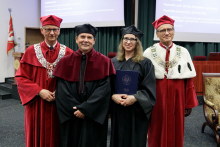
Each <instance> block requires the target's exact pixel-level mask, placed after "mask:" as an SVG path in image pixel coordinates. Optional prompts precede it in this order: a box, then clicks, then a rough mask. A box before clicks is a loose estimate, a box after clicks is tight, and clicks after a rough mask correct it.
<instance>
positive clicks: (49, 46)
mask: <svg viewBox="0 0 220 147" xmlns="http://www.w3.org/2000/svg"><path fill="white" fill-rule="evenodd" d="M45 42H46V40H45ZM46 44H47V46H48V47H49V48H50V47H51V46H50V45H49V44H48V43H47V42H46ZM56 45H57V41H56V43H55V44H54V45H53V48H54V47H55V46H56Z"/></svg>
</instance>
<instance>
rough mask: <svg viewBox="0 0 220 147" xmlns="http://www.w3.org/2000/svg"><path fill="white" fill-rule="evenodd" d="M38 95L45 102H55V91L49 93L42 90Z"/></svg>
mask: <svg viewBox="0 0 220 147" xmlns="http://www.w3.org/2000/svg"><path fill="white" fill-rule="evenodd" d="M38 94H39V96H40V97H41V98H42V99H43V100H45V101H48V102H52V101H54V100H55V91H54V92H51V91H49V90H47V89H42V90H41V91H40V92H39V93H38Z"/></svg>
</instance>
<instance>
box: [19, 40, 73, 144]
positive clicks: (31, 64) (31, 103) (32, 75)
mask: <svg viewBox="0 0 220 147" xmlns="http://www.w3.org/2000/svg"><path fill="white" fill-rule="evenodd" d="M59 49H60V44H59V43H58V42H57V44H56V46H55V48H54V49H53V50H50V49H49V47H48V46H47V45H46V43H45V42H41V50H42V53H43V56H44V57H45V58H46V59H47V61H48V62H50V63H53V62H54V61H55V60H56V58H57V57H58V53H59ZM72 52H73V51H72V50H71V49H69V48H67V47H66V53H65V55H67V54H70V53H72ZM15 79H16V81H17V88H18V92H19V95H20V98H21V102H22V104H23V105H24V106H25V143H26V147H39V146H40V147H59V143H60V138H59V137H60V130H59V118H58V113H57V109H56V104H55V102H47V101H44V100H43V99H42V98H40V97H39V96H36V95H37V94H38V93H39V92H40V90H42V89H47V90H50V91H51V92H53V91H54V90H55V83H56V80H55V78H48V77H47V69H46V68H44V67H43V66H42V65H41V64H40V62H39V61H38V59H37V57H36V54H35V51H34V46H33V45H32V46H30V47H29V48H27V49H26V51H25V53H24V56H23V57H22V59H21V61H20V67H19V68H18V71H17V73H16V75H15Z"/></svg>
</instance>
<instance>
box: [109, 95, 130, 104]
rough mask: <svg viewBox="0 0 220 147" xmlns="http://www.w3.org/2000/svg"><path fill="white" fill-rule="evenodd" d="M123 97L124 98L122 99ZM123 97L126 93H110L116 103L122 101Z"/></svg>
mask: <svg viewBox="0 0 220 147" xmlns="http://www.w3.org/2000/svg"><path fill="white" fill-rule="evenodd" d="M122 98H124V99H122ZM125 98H127V95H126V94H113V95H112V100H113V101H114V102H115V103H116V104H120V103H121V102H123V101H124V100H125Z"/></svg>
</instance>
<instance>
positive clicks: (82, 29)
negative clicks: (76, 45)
mask: <svg viewBox="0 0 220 147" xmlns="http://www.w3.org/2000/svg"><path fill="white" fill-rule="evenodd" d="M75 30H76V33H77V36H78V35H79V34H81V33H89V34H92V35H93V36H94V38H95V35H96V33H97V32H98V29H97V28H96V27H93V26H92V25H91V24H88V23H87V24H83V25H78V26H75Z"/></svg>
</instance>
